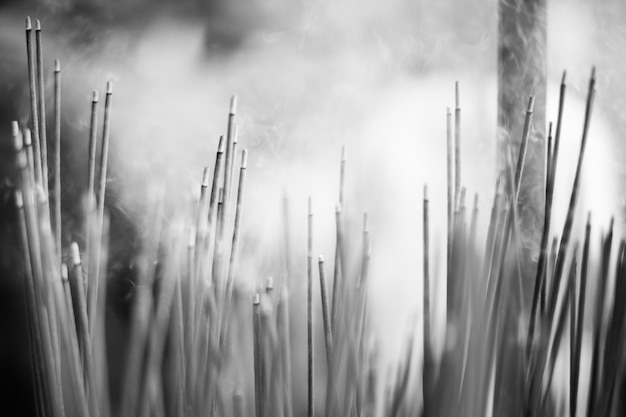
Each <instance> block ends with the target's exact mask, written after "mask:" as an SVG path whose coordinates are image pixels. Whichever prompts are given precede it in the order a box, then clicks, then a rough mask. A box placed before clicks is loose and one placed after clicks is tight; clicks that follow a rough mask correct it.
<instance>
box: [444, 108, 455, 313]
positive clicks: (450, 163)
mask: <svg viewBox="0 0 626 417" xmlns="http://www.w3.org/2000/svg"><path fill="white" fill-rule="evenodd" d="M452 140H453V139H452V113H451V112H450V108H449V107H448V108H447V109H446V146H447V148H446V149H447V152H446V155H447V158H446V159H447V167H448V170H447V171H448V225H447V226H448V239H447V246H446V259H447V262H446V282H447V287H448V294H449V293H450V288H451V285H452V248H453V241H454V211H455V209H454V206H455V196H456V194H455V188H454V187H455V182H454V142H453V141H452ZM449 298H450V297H449V296H448V301H447V302H446V305H447V310H448V311H450V308H451V306H450V301H449Z"/></svg>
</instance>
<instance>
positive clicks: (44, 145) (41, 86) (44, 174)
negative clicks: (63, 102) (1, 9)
mask: <svg viewBox="0 0 626 417" xmlns="http://www.w3.org/2000/svg"><path fill="white" fill-rule="evenodd" d="M35 49H36V57H37V58H36V60H37V101H38V102H39V139H40V141H41V178H42V185H43V189H44V190H45V191H46V195H47V194H48V141H47V139H46V98H45V94H46V93H45V82H44V75H43V40H42V36H41V22H40V21H39V19H37V20H36V22H35Z"/></svg>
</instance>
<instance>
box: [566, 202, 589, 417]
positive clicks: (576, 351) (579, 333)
mask: <svg viewBox="0 0 626 417" xmlns="http://www.w3.org/2000/svg"><path fill="white" fill-rule="evenodd" d="M590 241H591V213H589V214H588V216H587V226H586V227H585V243H584V246H583V258H582V269H581V270H580V291H579V296H578V319H577V320H576V331H575V333H576V340H575V343H574V347H573V353H572V356H573V366H572V369H573V370H574V372H573V377H572V381H571V382H570V384H571V386H572V388H571V391H570V401H571V403H570V415H571V416H572V417H574V416H576V410H577V408H578V401H577V398H578V380H579V376H580V354H581V351H582V337H583V325H584V319H585V299H586V294H587V272H588V268H589V245H590Z"/></svg>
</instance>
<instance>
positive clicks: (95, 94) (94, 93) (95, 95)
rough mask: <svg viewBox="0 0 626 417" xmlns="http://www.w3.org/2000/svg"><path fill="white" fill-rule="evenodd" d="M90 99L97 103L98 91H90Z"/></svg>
mask: <svg viewBox="0 0 626 417" xmlns="http://www.w3.org/2000/svg"><path fill="white" fill-rule="evenodd" d="M91 101H92V102H93V103H97V102H98V92H97V91H94V92H93V93H91Z"/></svg>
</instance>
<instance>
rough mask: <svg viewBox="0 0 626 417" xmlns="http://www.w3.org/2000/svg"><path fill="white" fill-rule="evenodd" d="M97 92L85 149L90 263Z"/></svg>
mask: <svg viewBox="0 0 626 417" xmlns="http://www.w3.org/2000/svg"><path fill="white" fill-rule="evenodd" d="M97 137H98V92H97V91H94V92H93V93H92V98H91V113H90V117H89V145H88V146H89V147H88V150H87V223H86V235H87V239H85V252H86V254H87V260H86V261H87V262H86V263H87V264H88V265H89V264H91V262H90V261H91V259H89V256H91V251H92V248H91V243H92V240H93V239H92V234H93V233H94V224H95V222H94V216H95V212H96V189H95V188H96V153H97V143H98V138H97Z"/></svg>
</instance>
